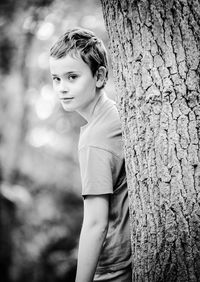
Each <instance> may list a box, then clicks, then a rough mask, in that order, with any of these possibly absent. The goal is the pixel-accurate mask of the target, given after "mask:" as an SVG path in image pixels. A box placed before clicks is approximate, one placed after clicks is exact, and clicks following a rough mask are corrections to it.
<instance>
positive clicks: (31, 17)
mask: <svg viewBox="0 0 200 282" xmlns="http://www.w3.org/2000/svg"><path fill="white" fill-rule="evenodd" d="M74 26H82V27H84V28H89V29H91V30H93V31H94V32H95V33H96V34H97V35H98V36H100V37H101V38H102V39H103V40H104V42H105V43H106V44H107V36H106V32H105V27H104V22H103V17H102V11H101V6H100V3H99V2H98V0H96V1H91V0H90V1H89V0H84V1H81V0H68V1H66V0H65V1H64V0H35V1H34V0H15V1H14V0H4V1H1V3H0V31H1V37H0V80H1V95H0V160H1V163H0V229H1V237H0V246H1V247H0V248H1V249H0V269H1V278H2V281H4V282H7V281H9V282H10V281H17V282H21V281H23V282H26V281H29V282H31V281H34V282H35V281H41V282H42V281H45V282H48V281H68V282H70V281H73V277H74V273H75V268H76V251H77V240H78V235H79V230H80V225H81V221H82V202H81V197H80V196H79V194H80V177H79V167H78V159H77V143H78V135H79V127H80V126H81V125H83V124H84V120H82V119H81V118H80V117H79V116H78V115H76V114H74V113H67V112H64V111H63V110H62V108H61V107H60V105H59V104H58V102H57V100H56V96H55V94H54V92H53V90H52V86H51V84H52V83H51V80H50V76H49V70H48V56H49V54H48V52H49V48H50V46H51V45H52V44H53V42H55V40H56V39H57V38H58V36H60V35H61V34H62V33H63V32H64V31H65V30H66V29H67V28H69V27H74ZM111 89H112V90H111ZM107 90H108V92H109V93H110V96H111V98H112V97H114V91H113V83H112V80H110V81H109V82H108V85H107Z"/></svg>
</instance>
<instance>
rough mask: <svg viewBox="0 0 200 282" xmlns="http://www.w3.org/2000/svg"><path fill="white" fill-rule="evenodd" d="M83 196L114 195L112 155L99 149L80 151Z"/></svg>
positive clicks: (90, 148) (89, 147) (92, 148)
mask: <svg viewBox="0 0 200 282" xmlns="http://www.w3.org/2000/svg"><path fill="white" fill-rule="evenodd" d="M79 162H80V172H81V181H82V195H83V196H86V195H101V194H112V193H113V179H112V153H111V152H109V151H106V150H104V149H100V148H97V147H91V146H88V147H85V148H82V149H81V150H80V151H79Z"/></svg>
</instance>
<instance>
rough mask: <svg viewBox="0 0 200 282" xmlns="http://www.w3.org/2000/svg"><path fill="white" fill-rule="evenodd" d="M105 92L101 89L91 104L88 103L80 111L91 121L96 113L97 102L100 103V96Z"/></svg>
mask: <svg viewBox="0 0 200 282" xmlns="http://www.w3.org/2000/svg"><path fill="white" fill-rule="evenodd" d="M103 94H104V91H103V90H99V92H98V93H97V94H96V96H95V98H94V99H93V100H92V101H91V103H90V104H89V105H87V106H86V107H85V108H84V109H81V110H79V111H78V113H79V114H80V115H81V116H82V117H83V118H84V119H85V120H86V121H87V122H89V121H90V120H91V118H92V115H93V113H94V110H95V107H96V104H97V103H98V101H99V99H100V97H101V96H102V95H103Z"/></svg>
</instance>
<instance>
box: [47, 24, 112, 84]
mask: <svg viewBox="0 0 200 282" xmlns="http://www.w3.org/2000/svg"><path fill="white" fill-rule="evenodd" d="M67 54H70V55H78V56H80V57H81V59H82V60H83V61H84V62H85V63H86V64H87V65H88V66H89V67H90V69H91V72H92V74H93V76H94V75H95V74H96V72H97V70H98V69H99V67H101V66H103V67H105V68H106V79H107V76H108V58H107V52H106V48H105V46H104V44H103V42H102V41H101V40H100V39H99V38H97V37H96V36H95V34H94V33H93V32H92V31H90V30H86V29H82V28H74V29H69V30H67V31H66V32H65V33H64V34H63V35H62V36H61V37H60V38H59V39H58V41H57V42H56V43H55V44H54V45H53V46H52V47H51V49H50V56H51V57H53V58H56V59H60V58H63V57H65V56H66V55H67Z"/></svg>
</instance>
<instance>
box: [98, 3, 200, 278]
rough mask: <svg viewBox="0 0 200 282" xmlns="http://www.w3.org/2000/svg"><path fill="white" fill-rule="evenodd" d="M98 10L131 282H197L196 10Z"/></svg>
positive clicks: (151, 6)
mask: <svg viewBox="0 0 200 282" xmlns="http://www.w3.org/2000/svg"><path fill="white" fill-rule="evenodd" d="M101 2H102V7H103V14H104V18H105V22H106V26H107V30H108V35H109V38H110V53H111V59H112V65H113V73H114V79H115V83H116V86H117V87H116V89H117V94H118V95H117V96H118V105H119V111H120V116H121V122H122V129H123V138H124V149H125V157H126V168H127V177H128V186H129V198H130V214H131V239H132V251H133V281H140V282H141V281H152V282H156V281H167V282H170V281H184V282H186V281H200V141H199V140H200V106H199V100H200V98H199V90H200V89H199V88H200V85H199V80H200V79H199V74H200V64H199V58H200V2H199V0H169V1H161V0H149V1H148V0H122V1H120V0H101Z"/></svg>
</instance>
